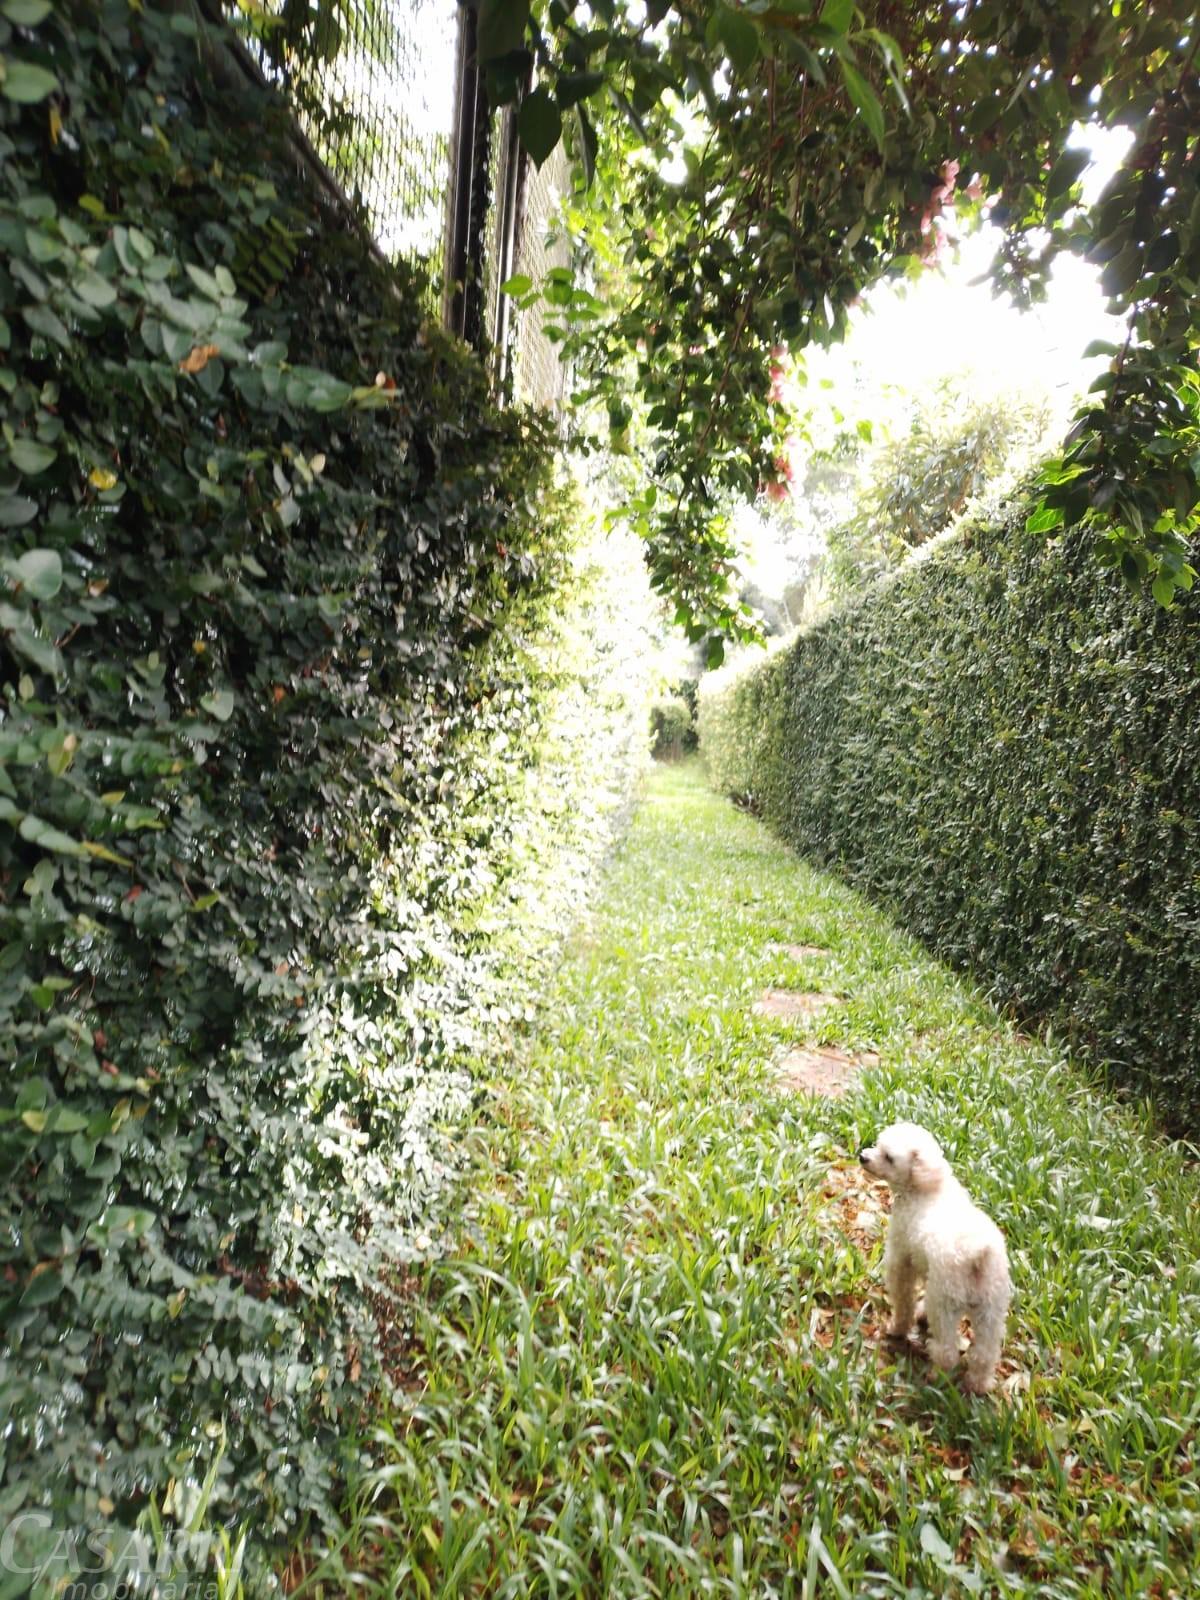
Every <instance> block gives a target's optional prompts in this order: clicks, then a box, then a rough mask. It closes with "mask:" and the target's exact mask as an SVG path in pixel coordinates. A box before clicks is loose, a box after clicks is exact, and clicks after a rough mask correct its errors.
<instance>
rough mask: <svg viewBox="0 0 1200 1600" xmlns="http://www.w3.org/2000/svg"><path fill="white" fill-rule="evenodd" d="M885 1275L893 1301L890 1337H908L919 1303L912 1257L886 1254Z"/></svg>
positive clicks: (889, 1328) (890, 1297)
mask: <svg viewBox="0 0 1200 1600" xmlns="http://www.w3.org/2000/svg"><path fill="white" fill-rule="evenodd" d="M883 1272H884V1277H885V1279H886V1281H887V1292H888V1299H889V1300H890V1301H891V1303H892V1320H891V1323H890V1325H889V1327H888V1338H889V1339H906V1338H907V1337H908V1330H909V1329H910V1328H911V1327H912V1321H913V1312H914V1311H915V1309H916V1303H917V1279H916V1274H915V1273H914V1271H913V1263H912V1257H911V1256H906V1255H903V1254H901V1253H900V1252H899V1251H897V1253H896V1254H895V1255H885V1257H884V1262H883Z"/></svg>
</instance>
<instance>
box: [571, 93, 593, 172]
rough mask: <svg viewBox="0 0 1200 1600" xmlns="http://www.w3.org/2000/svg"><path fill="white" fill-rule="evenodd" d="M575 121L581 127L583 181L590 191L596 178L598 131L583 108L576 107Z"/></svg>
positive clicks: (580, 150)
mask: <svg viewBox="0 0 1200 1600" xmlns="http://www.w3.org/2000/svg"><path fill="white" fill-rule="evenodd" d="M575 120H576V122H577V124H578V126H579V159H580V163H581V164H582V166H583V181H584V184H585V186H586V187H587V188H589V189H590V188H591V186H592V179H593V178H594V177H595V176H596V152H597V141H596V130H595V129H594V128H593V127H592V124H591V122H590V121H589V120H588V114H587V112H586V111H585V110H584V109H583V107H582V106H576V107H575Z"/></svg>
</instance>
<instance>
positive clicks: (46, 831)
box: [17, 812, 84, 856]
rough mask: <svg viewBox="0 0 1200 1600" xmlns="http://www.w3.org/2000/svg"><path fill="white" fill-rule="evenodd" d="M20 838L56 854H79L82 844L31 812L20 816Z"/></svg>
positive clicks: (80, 853)
mask: <svg viewBox="0 0 1200 1600" xmlns="http://www.w3.org/2000/svg"><path fill="white" fill-rule="evenodd" d="M17 832H18V833H19V834H20V835H21V837H22V839H26V840H28V842H29V843H30V844H34V845H37V847H38V849H39V850H52V851H54V852H55V854H56V855H61V856H81V855H83V853H84V851H83V846H82V845H81V844H80V843H79V842H78V840H76V839H72V838H71V837H70V835H69V834H65V833H61V832H60V831H59V830H58V829H57V828H55V827H52V826H51V825H50V823H48V822H44V821H43V820H42V818H41V817H35V816H34V815H33V813H32V812H29V813H28V814H27V815H26V816H24V817H22V819H21V825H20V827H19V828H18V829H17Z"/></svg>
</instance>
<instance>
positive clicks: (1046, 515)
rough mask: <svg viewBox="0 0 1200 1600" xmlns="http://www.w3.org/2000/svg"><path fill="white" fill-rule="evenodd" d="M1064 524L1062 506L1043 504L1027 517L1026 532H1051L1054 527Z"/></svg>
mask: <svg viewBox="0 0 1200 1600" xmlns="http://www.w3.org/2000/svg"><path fill="white" fill-rule="evenodd" d="M1062 524H1063V511H1062V507H1061V506H1041V507H1040V508H1039V509H1038V510H1037V511H1035V512H1034V513H1033V515H1032V516H1031V517H1027V518H1026V519H1025V532H1026V533H1049V532H1050V531H1051V529H1053V528H1061V527H1062Z"/></svg>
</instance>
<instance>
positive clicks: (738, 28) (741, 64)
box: [716, 6, 762, 72]
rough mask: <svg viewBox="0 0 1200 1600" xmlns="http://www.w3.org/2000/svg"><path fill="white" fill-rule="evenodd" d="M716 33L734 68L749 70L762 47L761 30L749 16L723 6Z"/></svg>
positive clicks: (719, 13) (718, 15) (719, 14)
mask: <svg viewBox="0 0 1200 1600" xmlns="http://www.w3.org/2000/svg"><path fill="white" fill-rule="evenodd" d="M716 34H717V37H718V38H719V39H720V41H721V43H722V44H723V45H724V46H725V52H726V54H727V55H728V57H729V60H730V62H731V63H732V65H733V67H734V70H735V71H737V72H749V70H750V68H751V67H752V66H753V65H754V63H755V62H756V61H757V60H758V57H759V53H760V50H761V48H762V39H761V36H760V34H759V31H758V29H757V28H756V27H755V26H754V24H753V23H752V22H751V21H750V20H749V18H748V17H745V16H743V15H742V13H741V12H740V11H734V10H733V9H732V8H731V7H729V6H721V8H720V9H719V10H718V12H717V14H716Z"/></svg>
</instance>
